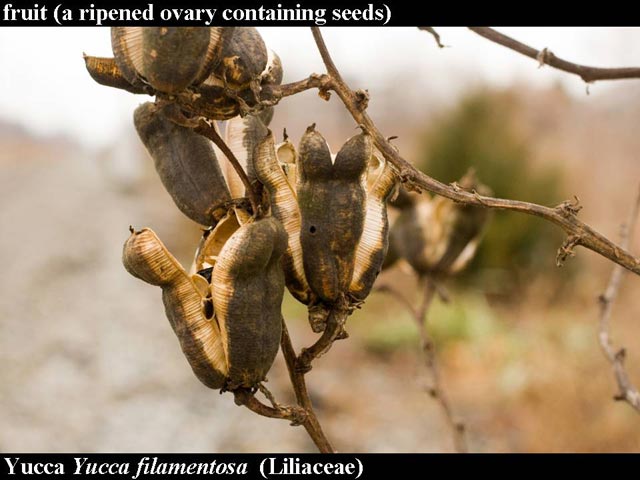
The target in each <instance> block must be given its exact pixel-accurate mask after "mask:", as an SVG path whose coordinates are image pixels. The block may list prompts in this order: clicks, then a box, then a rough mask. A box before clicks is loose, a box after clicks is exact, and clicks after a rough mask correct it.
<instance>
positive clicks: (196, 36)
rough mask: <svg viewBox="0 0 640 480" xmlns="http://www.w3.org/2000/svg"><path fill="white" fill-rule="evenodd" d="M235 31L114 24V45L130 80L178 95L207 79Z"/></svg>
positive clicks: (117, 60)
mask: <svg viewBox="0 0 640 480" xmlns="http://www.w3.org/2000/svg"><path fill="white" fill-rule="evenodd" d="M232 33H233V31H232V30H225V29H223V28H222V27H208V28H202V27H112V28H111V46H112V48H113V53H114V55H115V62H116V64H117V65H118V67H119V68H120V70H121V71H122V74H123V75H124V77H125V78H126V79H127V80H128V81H129V83H131V84H132V85H134V86H135V85H137V84H140V83H143V84H149V85H151V86H152V87H153V88H154V89H155V90H157V91H159V92H163V93H168V94H175V93H178V92H181V91H183V90H184V89H186V88H187V87H190V86H193V85H199V84H200V83H202V82H204V81H205V79H206V78H207V77H208V76H209V75H210V73H211V72H212V70H213V68H214V67H215V66H216V64H217V63H219V62H220V54H221V52H222V50H223V48H224V44H225V43H228V42H229V39H228V38H227V37H229V36H231V34H232Z"/></svg>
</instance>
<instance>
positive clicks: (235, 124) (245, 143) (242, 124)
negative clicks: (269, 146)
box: [223, 115, 268, 198]
mask: <svg viewBox="0 0 640 480" xmlns="http://www.w3.org/2000/svg"><path fill="white" fill-rule="evenodd" d="M267 131H268V129H267V127H266V126H265V124H264V123H263V121H262V119H261V118H260V117H259V116H255V115H247V116H245V117H240V116H238V117H234V118H232V119H231V120H229V121H228V122H227V124H226V130H225V134H224V137H225V143H226V144H227V146H228V147H229V149H230V150H231V151H232V152H233V154H234V155H235V157H236V158H237V159H238V162H239V163H240V165H241V166H242V169H243V170H244V171H245V173H246V174H247V177H248V178H249V180H250V181H254V180H255V179H256V176H255V173H254V172H253V164H254V161H253V156H254V151H255V148H256V146H257V145H258V143H259V142H260V140H261V139H262V138H263V137H264V136H265V135H266V134H267ZM223 174H224V177H225V179H226V181H227V185H228V186H229V191H230V192H231V196H232V197H233V198H239V197H243V196H245V195H246V192H245V187H244V185H243V183H242V181H241V180H240V177H239V176H238V174H237V173H236V171H235V169H234V168H233V166H232V165H231V164H230V163H229V162H225V163H224V165H223Z"/></svg>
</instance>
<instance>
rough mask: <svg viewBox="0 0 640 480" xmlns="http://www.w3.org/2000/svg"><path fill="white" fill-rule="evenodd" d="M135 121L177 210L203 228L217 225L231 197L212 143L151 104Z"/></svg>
mask: <svg viewBox="0 0 640 480" xmlns="http://www.w3.org/2000/svg"><path fill="white" fill-rule="evenodd" d="M133 120H134V124H135V127H136V130H137V132H138V135H139V136H140V139H141V140H142V142H143V143H144V145H145V147H146V148H147V151H148V152H149V154H150V155H151V157H152V158H153V161H154V165H155V168H156V171H157V172H158V175H159V176H160V180H161V181H162V184H163V185H164V187H165V189H166V190H167V191H168V192H169V194H170V195H171V197H172V198H173V201H174V202H175V204H176V205H177V207H178V208H179V209H180V210H181V211H182V213H184V214H185V215H186V216H188V217H189V218H190V219H192V220H193V221H195V222H198V223H200V224H201V225H212V224H213V223H215V220H216V217H218V216H219V215H220V212H219V211H218V210H219V209H220V208H222V207H223V206H224V204H225V203H226V202H228V201H229V200H230V199H231V195H230V193H229V190H228V188H227V185H226V183H225V179H224V176H223V173H222V171H221V169H220V165H219V164H218V161H217V159H216V155H215V153H214V150H213V147H212V144H211V142H210V141H209V140H207V139H206V138H204V137H203V136H201V135H199V134H197V133H195V132H194V131H193V130H191V129H189V128H186V127H182V126H180V125H176V124H175V123H173V122H172V121H171V120H169V119H168V118H166V117H165V116H164V115H163V114H162V112H161V111H160V110H158V109H157V107H156V106H155V105H154V104H152V103H144V104H142V105H140V106H139V107H138V108H137V109H136V111H135V113H134V116H133Z"/></svg>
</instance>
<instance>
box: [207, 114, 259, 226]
mask: <svg viewBox="0 0 640 480" xmlns="http://www.w3.org/2000/svg"><path fill="white" fill-rule="evenodd" d="M194 130H195V132H197V133H199V134H200V135H202V136H204V137H206V138H208V139H209V140H211V141H212V142H213V143H215V144H216V146H217V147H218V148H219V149H220V150H221V151H222V153H224V155H225V156H226V157H227V159H228V160H229V163H231V165H232V166H233V168H234V170H235V171H236V173H237V174H238V176H239V177H240V180H242V184H243V185H244V188H245V190H246V194H247V196H248V197H249V201H250V202H251V207H252V208H253V214H254V215H255V216H256V217H258V218H259V217H260V216H261V214H262V209H261V207H260V201H259V200H258V194H257V193H256V191H255V189H254V188H253V185H251V181H250V180H249V177H247V174H246V172H245V171H244V170H243V168H242V165H240V162H239V161H238V159H237V158H236V156H235V154H234V153H233V152H232V151H231V149H230V148H229V147H228V146H227V144H226V142H225V141H224V140H223V139H222V137H221V136H220V135H219V134H218V132H217V131H216V129H215V127H214V126H213V125H211V124H210V123H209V122H207V121H206V120H204V119H201V120H200V122H199V123H198V126H197V127H196V128H195V129H194Z"/></svg>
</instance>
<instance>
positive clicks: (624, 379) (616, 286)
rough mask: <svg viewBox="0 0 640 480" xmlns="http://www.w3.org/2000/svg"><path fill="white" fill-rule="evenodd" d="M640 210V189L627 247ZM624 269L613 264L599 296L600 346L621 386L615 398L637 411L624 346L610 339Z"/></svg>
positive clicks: (639, 402)
mask: <svg viewBox="0 0 640 480" xmlns="http://www.w3.org/2000/svg"><path fill="white" fill-rule="evenodd" d="M639 212H640V190H639V191H638V193H637V196H636V200H635V203H634V205H633V208H632V209H631V213H630V215H629V219H628V221H627V223H626V224H625V225H623V228H622V235H621V237H622V240H621V245H622V246H624V247H625V248H628V247H629V245H630V244H631V240H632V238H633V232H634V231H635V228H636V223H637V221H638V214H639ZM623 273H624V270H623V269H622V267H620V266H619V265H616V266H614V267H613V271H612V272H611V277H610V278H609V283H608V285H607V289H606V290H605V292H604V293H603V294H602V295H600V297H599V298H598V300H599V302H600V322H599V335H598V337H599V340H600V347H602V351H603V352H604V355H605V356H606V357H607V360H608V361H609V363H610V364H611V366H612V367H613V374H614V376H615V379H616V383H617V385H618V390H619V392H618V394H617V395H616V396H615V397H614V398H615V399H616V400H621V401H625V402H627V403H628V404H629V405H631V406H632V407H633V408H634V409H635V410H637V411H638V412H640V392H638V389H637V388H636V387H635V386H633V384H632V383H631V381H630V380H629V375H628V374H627V371H626V370H625V368H624V359H625V349H624V348H620V349H618V350H617V351H616V349H615V348H614V346H613V342H612V341H611V335H610V331H611V312H612V310H613V303H614V302H615V300H616V298H617V297H618V292H619V290H620V284H621V283H622V276H623Z"/></svg>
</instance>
